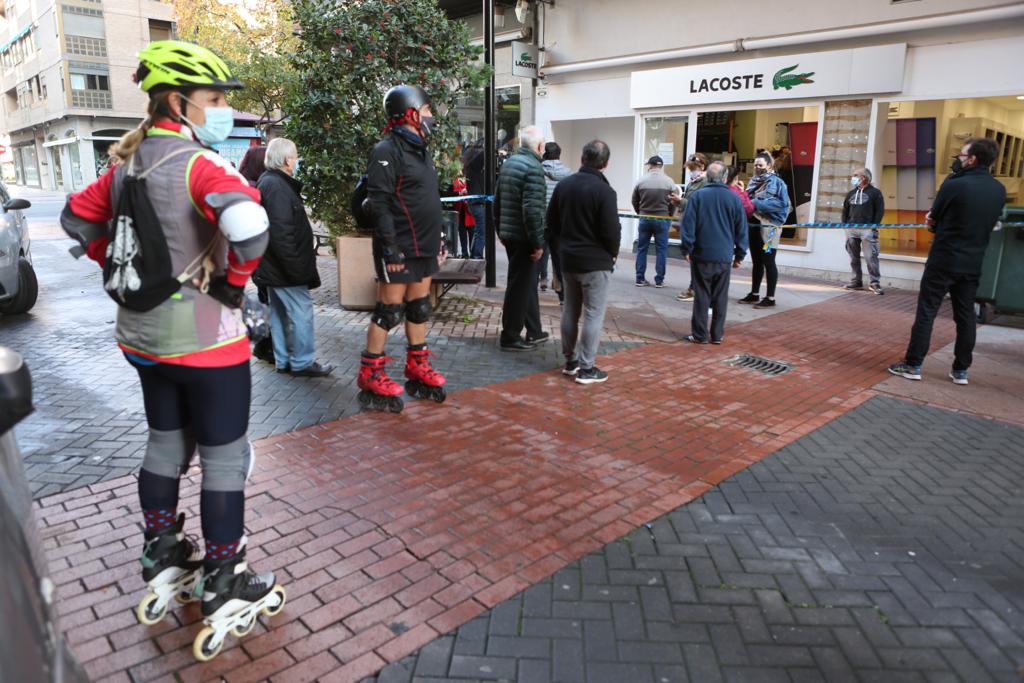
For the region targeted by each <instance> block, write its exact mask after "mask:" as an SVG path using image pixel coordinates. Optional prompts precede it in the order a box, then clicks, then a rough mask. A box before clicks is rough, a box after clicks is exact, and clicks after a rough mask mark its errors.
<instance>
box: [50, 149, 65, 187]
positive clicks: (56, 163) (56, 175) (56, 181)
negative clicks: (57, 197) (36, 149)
mask: <svg viewBox="0 0 1024 683" xmlns="http://www.w3.org/2000/svg"><path fill="white" fill-rule="evenodd" d="M50 168H51V169H53V188H54V189H55V190H60V191H63V190H64V167H63V166H62V165H61V163H60V147H51V148H50Z"/></svg>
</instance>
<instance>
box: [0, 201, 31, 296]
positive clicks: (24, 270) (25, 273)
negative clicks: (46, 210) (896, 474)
mask: <svg viewBox="0 0 1024 683" xmlns="http://www.w3.org/2000/svg"><path fill="white" fill-rule="evenodd" d="M0 204H2V205H3V217H2V220H0V313H4V314H7V315H15V314H18V313H27V312H28V311H29V310H30V309H31V308H32V307H33V306H35V305H36V297H37V296H38V294H39V283H38V282H37V281H36V271H35V270H34V269H33V268H32V254H31V252H30V251H29V237H28V221H26V220H25V213H24V212H25V209H27V208H29V207H30V206H32V204H30V203H29V201H28V200H27V199H11V195H10V193H9V192H8V191H7V186H6V185H4V184H3V183H2V182H0Z"/></svg>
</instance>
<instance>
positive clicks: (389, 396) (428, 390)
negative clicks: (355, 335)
mask: <svg viewBox="0 0 1024 683" xmlns="http://www.w3.org/2000/svg"><path fill="white" fill-rule="evenodd" d="M384 112H385V114H386V115H387V117H388V124H387V128H386V129H385V131H386V134H387V136H386V137H385V138H384V139H383V140H381V141H380V142H378V143H377V145H376V146H375V147H374V148H373V152H372V153H371V155H370V164H369V168H368V169H367V172H366V175H367V204H368V213H369V217H370V220H371V221H372V223H373V260H374V267H375V269H376V271H377V282H378V285H377V306H376V308H375V309H374V311H373V316H372V318H371V319H370V320H371V322H370V329H369V331H368V332H367V335H366V351H364V352H363V357H362V363H361V367H360V369H359V377H358V379H357V384H358V385H359V388H360V389H361V390H362V391H360V392H359V402H360V404H361V405H362V406H363V407H364V408H373V409H376V410H390V411H391V412H395V413H397V412H401V410H402V399H401V398H400V395H401V393H402V387H401V385H399V384H398V383H397V382H395V381H394V380H392V379H391V378H390V377H388V376H387V374H386V373H385V372H384V364H385V363H386V362H387V361H388V360H389V359H388V358H387V357H385V355H384V345H385V343H386V342H387V337H388V331H389V330H391V329H392V328H393V327H395V326H397V325H398V324H399V323H400V322H401V320H402V314H403V312H404V314H405V336H406V338H407V340H408V342H409V344H408V347H407V355H406V363H405V377H406V380H407V381H406V384H405V388H406V390H407V391H408V392H409V394H410V395H411V396H414V397H416V398H430V399H433V400H435V401H437V402H438V403H440V402H441V401H444V399H445V391H444V384H445V378H444V377H443V376H442V375H441V373H439V372H437V371H436V370H434V368H433V367H431V365H430V358H429V354H430V352H429V351H428V350H427V344H426V338H427V321H428V320H429V319H430V311H431V308H430V279H431V277H432V276H433V275H434V273H436V272H437V271H438V268H439V266H438V255H439V252H440V249H441V202H440V197H441V195H440V192H439V191H438V181H437V171H436V170H435V169H434V162H433V160H432V159H431V156H430V152H429V150H428V149H427V142H428V141H429V140H430V133H431V128H430V127H431V125H432V124H433V122H434V118H433V115H432V114H431V111H430V98H429V97H428V96H427V93H426V92H424V91H423V89H422V88H419V87H416V86H410V85H396V86H395V87H393V88H391V89H390V90H388V92H387V95H385V96H384Z"/></svg>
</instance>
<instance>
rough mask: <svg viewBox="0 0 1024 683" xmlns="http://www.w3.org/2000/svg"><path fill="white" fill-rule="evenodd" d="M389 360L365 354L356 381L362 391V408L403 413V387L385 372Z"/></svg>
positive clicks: (360, 393) (384, 357)
mask: <svg viewBox="0 0 1024 683" xmlns="http://www.w3.org/2000/svg"><path fill="white" fill-rule="evenodd" d="M389 360H391V358H388V357H387V356H370V355H367V354H366V353H364V354H363V359H362V363H361V364H360V366H359V377H358V378H357V379H356V386H358V387H359V389H360V392H359V405H360V406H361V407H362V408H364V409H371V410H387V411H389V412H392V413H400V412H402V407H403V406H404V404H403V403H402V396H401V394H402V385H401V384H399V383H398V382H396V381H395V380H393V379H391V378H390V377H388V374H387V373H386V372H384V365H385V363H387V362H388V361H389ZM407 372H408V371H407Z"/></svg>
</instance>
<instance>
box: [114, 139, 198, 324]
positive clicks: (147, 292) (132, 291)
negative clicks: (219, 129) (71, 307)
mask: <svg viewBox="0 0 1024 683" xmlns="http://www.w3.org/2000/svg"><path fill="white" fill-rule="evenodd" d="M197 151H199V150H197V149H195V148H191V147H189V148H185V149H179V150H176V151H173V152H171V153H170V154H168V155H166V156H165V157H163V158H162V159H160V160H159V161H157V162H156V163H155V164H153V166H151V167H150V168H148V169H146V170H145V171H143V172H142V173H139V174H138V175H135V174H134V168H135V157H134V155H133V156H132V157H131V158H130V159H129V160H128V162H127V164H128V165H127V168H126V169H125V174H124V177H123V179H122V187H121V194H120V196H119V197H118V199H117V209H116V211H115V212H114V218H113V220H112V221H111V223H110V228H109V231H110V232H109V237H110V243H109V244H108V245H107V254H106V260H105V261H104V263H103V288H104V289H105V290H106V291H107V294H109V295H110V298H111V299H113V300H114V301H116V302H117V304H118V305H119V306H124V307H125V308H128V309H131V310H133V311H139V312H143V313H144V312H146V311H150V310H152V309H154V308H156V307H157V306H158V305H159V304H161V303H162V302H164V301H166V300H167V298H168V297H170V296H171V295H172V294H174V293H175V292H177V291H178V290H179V289H181V285H182V283H184V282H185V281H186V280H187V279H189V278H191V277H192V276H193V275H195V274H196V270H195V265H196V264H197V263H201V262H202V261H204V260H206V257H207V256H209V252H210V251H211V248H210V247H208V248H207V249H206V250H204V252H203V253H202V254H200V256H199V258H197V259H196V261H193V263H192V264H191V265H190V266H189V268H187V269H186V272H184V273H182V274H181V275H177V276H176V275H175V274H174V273H172V272H171V254H170V251H169V250H168V249H167V238H166V237H165V236H164V230H163V227H161V225H160V219H159V218H157V215H156V211H155V210H154V209H153V205H152V204H151V203H150V201H149V196H148V195H147V193H146V176H148V175H149V174H150V173H152V172H153V171H154V170H156V169H157V168H158V167H159V166H161V165H162V164H163V163H164V162H165V161H167V160H169V159H171V158H172V157H176V156H179V155H181V154H184V153H190V154H195V153H196V152H197ZM214 241H216V240H214ZM212 246H213V245H212V244H211V247H212ZM190 271H191V272H190Z"/></svg>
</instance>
